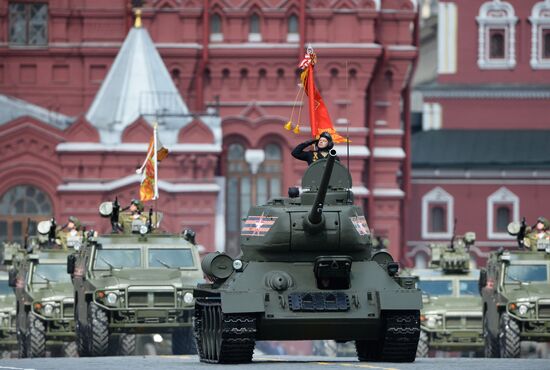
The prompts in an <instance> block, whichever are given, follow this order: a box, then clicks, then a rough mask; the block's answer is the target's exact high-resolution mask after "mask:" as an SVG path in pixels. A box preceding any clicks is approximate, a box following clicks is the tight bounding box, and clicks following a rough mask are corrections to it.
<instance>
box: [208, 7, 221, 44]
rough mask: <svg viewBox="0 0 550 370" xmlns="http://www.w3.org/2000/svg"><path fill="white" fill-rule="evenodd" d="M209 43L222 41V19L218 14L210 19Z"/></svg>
mask: <svg viewBox="0 0 550 370" xmlns="http://www.w3.org/2000/svg"><path fill="white" fill-rule="evenodd" d="M210 41H214V42H220V41H223V33H222V17H221V16H220V15H219V14H213V15H212V16H211V17H210Z"/></svg>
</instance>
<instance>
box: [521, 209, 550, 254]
mask: <svg viewBox="0 0 550 370" xmlns="http://www.w3.org/2000/svg"><path fill="white" fill-rule="evenodd" d="M549 228H550V223H549V222H548V220H547V219H546V217H542V216H541V217H539V218H537V222H536V223H535V225H534V226H533V227H532V228H530V230H529V232H528V233H527V235H526V236H525V239H524V245H525V246H526V247H528V248H531V250H532V251H537V250H538V249H539V246H538V245H539V244H541V243H543V244H547V245H548V244H550V232H549V231H548V229H549Z"/></svg>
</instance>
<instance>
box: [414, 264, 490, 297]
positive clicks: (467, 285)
mask: <svg viewBox="0 0 550 370" xmlns="http://www.w3.org/2000/svg"><path fill="white" fill-rule="evenodd" d="M415 273H417V274H418V276H419V277H420V281H419V282H418V284H417V286H418V288H419V289H420V290H422V292H423V293H424V294H428V295H430V296H436V297H441V296H449V297H450V296H453V297H461V296H478V295H479V291H478V279H479V271H478V270H473V271H472V272H471V273H470V274H468V275H465V276H461V277H459V278H457V277H456V276H454V277H453V278H449V276H448V275H445V274H444V273H442V272H441V271H433V270H416V271H415Z"/></svg>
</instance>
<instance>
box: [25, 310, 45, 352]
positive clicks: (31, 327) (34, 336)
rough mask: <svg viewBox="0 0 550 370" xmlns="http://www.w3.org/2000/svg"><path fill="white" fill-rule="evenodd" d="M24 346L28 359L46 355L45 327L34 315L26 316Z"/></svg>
mask: <svg viewBox="0 0 550 370" xmlns="http://www.w3.org/2000/svg"><path fill="white" fill-rule="evenodd" d="M24 340H25V342H26V343H25V346H26V347H27V356H28V357H31V358H33V357H44V356H45V354H46V326H45V325H44V323H43V322H42V320H40V318H38V317H37V316H36V315H35V314H34V313H32V312H29V313H28V314H27V332H26V333H25V339H24Z"/></svg>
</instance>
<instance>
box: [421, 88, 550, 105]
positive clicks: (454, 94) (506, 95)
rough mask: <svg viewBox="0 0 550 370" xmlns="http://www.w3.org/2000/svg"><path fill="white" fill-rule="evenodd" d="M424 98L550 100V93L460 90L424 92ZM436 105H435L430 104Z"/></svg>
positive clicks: (536, 91)
mask: <svg viewBox="0 0 550 370" xmlns="http://www.w3.org/2000/svg"><path fill="white" fill-rule="evenodd" d="M422 95H423V97H424V98H438V99H550V91H548V90H547V91H545V90H543V89H540V90H534V89H533V90H529V89H521V90H520V89H518V90H506V88H502V89H498V90H497V89H494V90H493V89H476V90H474V89H472V90H460V89H457V88H454V89H453V90H425V91H422ZM430 104H434V103H430Z"/></svg>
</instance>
